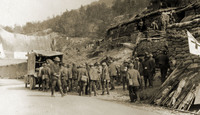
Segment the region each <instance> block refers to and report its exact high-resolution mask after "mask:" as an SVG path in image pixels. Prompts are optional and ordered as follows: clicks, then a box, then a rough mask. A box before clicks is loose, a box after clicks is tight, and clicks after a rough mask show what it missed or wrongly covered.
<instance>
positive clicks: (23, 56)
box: [14, 52, 28, 59]
mask: <svg viewBox="0 0 200 115" xmlns="http://www.w3.org/2000/svg"><path fill="white" fill-rule="evenodd" d="M14 58H15V59H28V57H27V52H14Z"/></svg>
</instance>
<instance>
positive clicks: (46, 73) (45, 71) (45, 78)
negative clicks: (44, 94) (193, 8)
mask: <svg viewBox="0 0 200 115" xmlns="http://www.w3.org/2000/svg"><path fill="white" fill-rule="evenodd" d="M50 75H51V73H50V68H49V67H48V66H47V63H46V62H45V63H44V64H43V68H42V69H41V76H42V89H43V91H48V89H49V81H50Z"/></svg>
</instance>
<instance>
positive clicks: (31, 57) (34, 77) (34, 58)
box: [24, 50, 63, 90]
mask: <svg viewBox="0 0 200 115" xmlns="http://www.w3.org/2000/svg"><path fill="white" fill-rule="evenodd" d="M55 57H59V58H60V60H61V62H62V59H63V53H61V52H57V51H46V50H32V51H30V52H28V60H27V70H28V72H27V75H26V76H25V77H24V81H25V87H26V88H27V87H28V85H29V88H30V89H31V90H32V89H34V88H35V87H36V85H37V84H38V83H39V68H40V67H41V66H42V64H43V63H44V62H46V61H47V60H48V63H53V61H52V60H53V59H54V58H55Z"/></svg>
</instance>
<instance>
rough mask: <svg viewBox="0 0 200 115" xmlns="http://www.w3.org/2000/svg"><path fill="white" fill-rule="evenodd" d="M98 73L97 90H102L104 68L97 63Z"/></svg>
mask: <svg viewBox="0 0 200 115" xmlns="http://www.w3.org/2000/svg"><path fill="white" fill-rule="evenodd" d="M97 73H98V80H97V89H99V90H101V88H102V85H101V75H102V66H101V65H100V63H99V62H97Z"/></svg>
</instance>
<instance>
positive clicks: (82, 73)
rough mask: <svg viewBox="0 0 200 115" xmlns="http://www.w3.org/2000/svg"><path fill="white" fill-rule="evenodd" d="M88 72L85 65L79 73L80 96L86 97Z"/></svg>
mask: <svg viewBox="0 0 200 115" xmlns="http://www.w3.org/2000/svg"><path fill="white" fill-rule="evenodd" d="M88 80H89V78H88V72H87V70H86V68H85V66H84V65H81V66H80V69H79V72H78V84H79V91H78V92H79V95H80V96H82V95H85V89H86V85H87V83H88Z"/></svg>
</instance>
